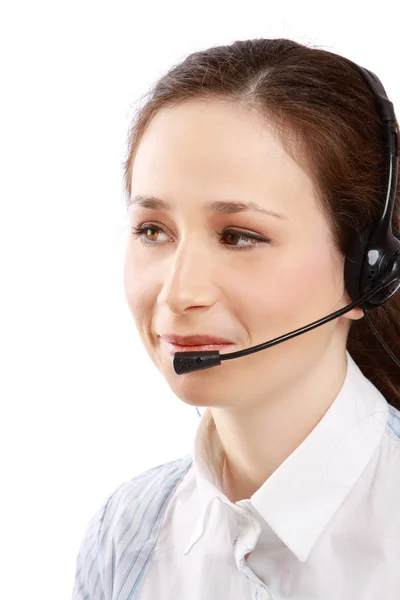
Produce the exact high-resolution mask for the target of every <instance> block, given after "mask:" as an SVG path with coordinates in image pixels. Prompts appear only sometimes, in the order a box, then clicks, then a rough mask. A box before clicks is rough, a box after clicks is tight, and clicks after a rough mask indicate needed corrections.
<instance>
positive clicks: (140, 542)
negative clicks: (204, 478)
mask: <svg viewBox="0 0 400 600" xmlns="http://www.w3.org/2000/svg"><path fill="white" fill-rule="evenodd" d="M192 462H193V458H192V455H191V454H188V455H185V456H183V457H181V458H178V459H175V460H173V461H170V462H167V463H163V464H161V465H157V466H156V467H153V468H151V469H148V470H147V471H144V472H142V473H140V474H138V475H136V476H135V477H134V478H133V479H131V480H129V481H127V482H125V483H123V484H122V485H121V486H119V487H118V488H117V489H116V490H115V491H114V492H113V493H112V494H111V495H110V496H109V497H108V498H107V499H106V501H105V502H103V504H102V505H101V507H100V509H99V510H97V511H96V513H95V514H94V515H93V517H92V518H91V520H90V521H89V523H88V525H87V527H86V530H85V533H84V536H83V539H82V542H81V546H80V549H79V554H78V557H77V561H76V570H75V587H74V594H73V600H75V599H76V600H78V598H79V599H80V598H81V597H82V599H83V598H84V597H85V595H90V598H92V597H93V598H97V596H96V595H95V590H96V593H98V592H99V591H100V592H103V593H104V590H107V589H112V588H113V585H114V583H115V580H116V579H118V578H119V575H121V574H122V573H126V572H127V570H129V565H128V563H130V561H132V556H140V562H142V560H144V558H145V557H146V556H150V555H151V552H152V550H153V548H154V545H155V543H156V541H157V535H158V531H159V529H160V526H161V521H162V517H163V515H164V513H165V511H166V509H167V507H168V503H169V500H170V499H171V498H172V496H173V494H174V491H175V489H176V487H177V486H178V485H179V483H180V482H181V481H182V479H183V478H184V476H185V475H186V473H187V472H188V470H189V469H190V467H191V465H192ZM106 597H107V595H106Z"/></svg>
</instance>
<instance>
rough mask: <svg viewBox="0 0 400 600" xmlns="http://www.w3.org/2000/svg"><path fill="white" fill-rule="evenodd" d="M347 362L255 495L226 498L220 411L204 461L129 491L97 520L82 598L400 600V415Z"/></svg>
mask: <svg viewBox="0 0 400 600" xmlns="http://www.w3.org/2000/svg"><path fill="white" fill-rule="evenodd" d="M347 359H348V370H347V375H346V378H345V381H344V384H343V386H342V389H341V390H340V392H339V394H338V396H337V398H336V399H335V401H334V402H333V404H332V405H331V406H330V408H329V410H328V411H327V412H326V413H325V415H324V416H323V418H322V419H321V421H320V422H319V423H318V424H317V426H316V427H315V428H314V430H313V431H312V432H311V433H310V435H309V436H308V437H307V438H306V439H305V440H304V441H303V443H302V444H300V446H299V447H298V448H296V450H295V451H294V452H293V453H292V454H291V455H290V456H289V457H288V458H287V459H286V460H285V461H284V462H283V463H282V464H281V465H280V466H279V468H278V469H277V470H276V471H275V472H274V473H273V474H272V475H271V476H270V477H269V478H268V479H267V481H266V482H265V483H264V484H263V485H262V486H261V487H260V488H259V490H257V492H256V493H255V494H253V496H252V497H251V498H250V499H246V500H241V501H239V502H236V503H232V502H231V501H230V500H229V499H228V498H227V497H226V496H225V494H224V492H223V490H222V486H221V482H220V479H219V476H218V473H219V472H220V471H219V469H220V460H221V456H222V454H221V452H222V447H221V445H220V442H219V441H218V440H219V438H218V436H217V435H216V432H215V426H214V428H213V427H212V423H213V421H212V420H210V419H209V413H207V411H206V412H205V413H204V414H203V416H202V419H201V421H200V423H199V428H198V431H197V434H196V438H195V441H194V446H193V452H192V453H191V454H188V455H186V456H184V457H181V458H178V459H176V460H174V461H171V462H168V463H164V464H162V465H158V466H156V467H154V468H152V469H150V470H148V471H146V472H144V473H141V474H139V475H137V476H136V477H134V478H133V479H131V480H130V481H128V482H126V483H124V484H122V485H121V486H120V487H119V488H118V489H117V490H116V491H115V492H114V493H113V494H111V496H110V497H109V498H108V499H107V500H106V502H104V504H103V505H102V506H101V508H100V509H99V510H98V511H97V512H96V513H95V514H94V516H93V517H92V519H91V521H90V522H89V523H88V525H87V528H86V530H85V533H84V536H83V540H82V542H81V546H80V549H79V554H78V557H77V563H76V575H75V583H74V590H73V596H72V598H73V600H133V599H135V600H139V599H140V600H246V599H249V600H250V599H252V600H267V599H268V600H283V599H285V600H286V599H289V598H290V599H293V600H356V599H357V600H376V599H377V598H384V599H385V600H399V598H400V411H398V410H396V409H395V408H393V407H392V406H390V405H389V404H388V403H387V401H386V400H385V398H384V397H383V396H382V394H381V393H380V392H379V391H378V390H377V388H376V387H375V386H374V385H373V384H372V383H371V382H370V381H369V380H368V379H367V378H365V377H364V375H363V374H362V372H361V370H360V369H359V368H358V366H357V365H356V363H355V362H354V361H353V359H352V358H351V356H350V354H349V353H347ZM207 415H208V416H207Z"/></svg>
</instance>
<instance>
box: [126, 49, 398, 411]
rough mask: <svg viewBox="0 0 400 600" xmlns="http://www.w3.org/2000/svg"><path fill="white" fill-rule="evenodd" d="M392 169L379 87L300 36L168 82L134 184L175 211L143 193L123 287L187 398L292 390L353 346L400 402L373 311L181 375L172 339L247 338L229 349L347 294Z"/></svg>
mask: <svg viewBox="0 0 400 600" xmlns="http://www.w3.org/2000/svg"><path fill="white" fill-rule="evenodd" d="M382 170H383V149H382V141H381V127H380V120H379V115H378V113H377V110H376V107H375V104H374V99H373V96H372V92H370V91H369V89H368V88H367V86H366V84H365V82H364V81H363V79H362V77H361V75H359V74H358V73H357V71H356V69H355V67H353V66H352V65H351V64H349V63H348V62H347V61H346V60H345V59H344V58H342V57H340V56H337V55H335V54H332V53H330V52H326V51H324V50H316V49H312V48H309V47H306V46H303V45H301V44H298V43H297V42H294V41H290V40H249V41H244V42H236V43H234V44H232V45H230V46H223V47H217V48H211V49H209V50H207V51H203V52H198V53H195V54H192V55H190V56H189V57H188V58H187V59H186V60H185V61H184V62H183V63H181V64H179V65H177V66H176V67H174V68H173V69H172V70H171V71H170V72H169V73H167V74H166V75H165V76H164V77H163V78H162V79H161V80H160V81H159V82H158V83H157V85H156V86H155V87H154V89H153V90H152V92H151V95H150V98H149V99H148V101H147V102H146V104H145V105H144V106H143V107H142V108H141V109H140V111H139V112H138V114H137V116H136V119H135V122H134V124H133V126H132V129H131V133H130V140H129V152H128V157H127V161H126V164H125V185H126V191H127V197H128V199H129V200H134V199H135V198H136V197H137V196H141V197H142V199H143V197H144V196H151V197H153V198H154V197H155V198H159V199H161V200H163V201H164V203H167V204H169V205H170V208H169V209H166V208H164V209H161V208H157V209H154V208H152V209H149V208H144V207H143V206H140V205H139V204H136V203H134V202H133V203H132V205H131V206H130V209H129V210H130V214H129V223H130V226H132V227H141V226H142V225H145V227H143V229H144V232H143V235H142V237H141V238H140V239H138V238H137V237H136V236H134V235H130V239H129V242H128V247H127V252H126V261H125V292H126V297H127V301H128V304H129V307H130V310H131V312H132V315H133V317H134V319H135V323H136V326H137V328H138V331H139V333H140V335H141V338H142V340H143V342H144V344H145V346H146V349H147V351H148V352H149V355H150V356H151V358H152V360H153V361H154V363H155V364H156V366H157V367H158V368H159V369H160V371H161V372H162V373H163V375H164V376H165V377H166V379H167V381H168V383H169V385H170V386H171V388H172V389H173V391H174V392H175V393H176V395H177V396H178V397H180V398H181V399H183V400H184V401H186V402H187V403H189V404H193V405H197V406H201V405H208V406H212V405H214V406H225V405H228V404H237V403H238V402H240V399H241V398H243V396H244V395H245V396H246V398H247V399H248V400H249V399H250V400H251V401H253V402H255V403H258V402H262V401H263V399H265V397H266V396H271V397H279V395H280V393H281V392H282V391H283V389H284V388H285V386H286V387H287V386H292V385H293V386H295V384H296V381H298V380H299V378H301V377H303V376H304V374H305V373H307V371H308V370H309V369H310V368H311V367H312V366H313V365H315V364H316V363H317V362H318V360H319V357H320V356H324V357H325V363H326V361H328V362H329V363H332V364H333V363H334V362H335V361H341V360H342V359H343V355H344V352H345V349H346V347H347V348H348V350H349V351H350V353H351V355H352V356H353V358H354V360H355V361H356V362H357V363H358V364H359V366H360V368H361V369H362V370H363V371H364V373H365V374H366V376H367V377H369V378H370V379H371V380H373V382H374V384H375V385H376V386H377V387H378V388H379V389H381V391H382V393H383V394H384V395H385V397H386V398H387V399H388V401H390V402H392V403H393V404H396V399H397V397H396V388H397V383H400V372H398V368H397V367H396V365H395V364H394V363H392V361H391V359H390V357H389V356H388V355H387V354H386V352H385V350H384V349H383V347H382V346H380V344H379V342H378V341H377V340H375V338H374V337H373V334H372V332H370V330H369V328H368V327H367V325H366V324H365V323H364V320H363V319H362V317H363V313H362V310H361V309H360V308H356V309H353V310H352V311H351V312H349V313H346V314H345V315H343V316H342V317H341V318H339V319H336V320H334V321H331V322H329V323H327V324H325V325H323V326H321V327H318V328H316V329H313V330H312V331H309V332H307V333H305V334H303V335H300V336H297V337H295V338H293V339H291V340H289V341H286V342H283V343H281V344H278V345H277V346H274V347H272V348H269V349H267V350H264V351H261V352H258V353H255V354H253V355H249V356H246V357H242V358H241V359H238V360H232V361H224V362H223V363H222V364H221V365H220V366H219V367H216V368H214V369H207V370H204V371H200V372H195V373H190V374H186V375H181V376H178V375H176V373H175V372H174V369H173V366H172V356H170V355H169V354H168V352H167V350H166V347H165V345H164V342H163V341H162V340H161V338H160V337H159V336H160V335H163V334H167V333H176V334H180V335H193V334H209V335H215V336H221V337H225V338H228V339H231V340H233V341H234V343H235V347H233V348H232V347H230V348H229V350H228V351H230V352H231V351H235V350H241V349H244V348H247V347H249V346H254V345H256V344H261V343H263V342H265V341H266V340H269V339H273V338H276V337H278V336H280V335H283V334H285V333H287V332H289V331H293V330H295V329H298V328H300V327H302V326H304V325H307V324H308V323H311V322H313V321H316V320H317V319H320V318H322V317H324V316H326V315H328V314H330V313H331V312H334V311H335V310H338V309H339V308H342V307H344V306H346V305H347V304H349V303H350V298H349V296H348V295H347V292H346V290H345V288H344V279H343V267H344V257H345V255H346V252H347V251H348V249H349V247H350V245H351V241H352V238H353V236H354V235H356V233H357V232H359V231H360V230H361V229H363V228H364V227H365V226H367V225H368V224H370V223H371V221H372V220H373V218H374V216H375V215H376V214H377V211H379V208H380V205H379V194H381V195H382V194H383V192H384V190H383V189H382V180H383V178H382V172H383V171H382ZM213 202H215V203H218V202H225V203H227V202H235V203H237V202H242V203H250V202H253V203H255V204H257V205H258V206H259V207H260V208H261V209H263V210H264V211H272V212H274V213H279V215H280V216H276V215H267V214H265V213H263V212H260V211H257V210H254V209H253V210H246V211H240V212H239V211H238V212H232V211H231V212H227V211H225V212H223V211H222V210H221V204H220V205H219V208H220V210H219V211H218V210H213V208H212V207H211V204H212V203H213ZM225 208H226V207H225ZM246 234H248V235H249V236H250V238H246V237H245V236H246ZM251 236H255V237H258V238H260V239H259V240H254V239H253V240H252V239H251ZM143 240H144V241H147V245H143V243H142V241H143ZM398 305H399V298H398V295H396V296H395V297H394V298H392V299H391V300H389V301H388V302H387V303H386V304H385V305H384V306H383V307H380V308H378V309H376V310H375V311H374V312H373V313H371V320H372V321H373V323H374V324H375V326H376V327H377V329H378V331H379V332H380V333H381V335H382V336H383V338H384V339H385V340H386V342H387V343H388V344H389V346H390V347H391V348H392V349H393V351H394V353H395V354H397V355H399V354H400V340H397V339H395V338H393V333H391V334H390V333H389V332H390V331H391V328H390V325H389V320H388V313H389V311H391V314H392V316H394V318H395V319H396V320H400V319H399V309H398ZM396 369H397V370H396ZM389 371H391V372H392V373H393V375H390V372H389Z"/></svg>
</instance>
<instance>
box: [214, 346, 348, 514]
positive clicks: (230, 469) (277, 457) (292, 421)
mask: <svg viewBox="0 0 400 600" xmlns="http://www.w3.org/2000/svg"><path fill="white" fill-rule="evenodd" d="M346 372H347V359H346V354H345V353H344V354H341V356H340V358H339V359H338V358H337V357H336V360H333V359H332V356H331V355H330V354H329V353H327V354H326V356H324V355H323V356H321V357H320V358H319V359H318V360H316V361H315V363H313V364H312V365H310V368H309V369H308V370H307V371H306V372H305V373H304V374H303V377H302V378H301V379H300V378H299V377H298V374H297V375H296V385H295V386H293V387H292V388H287V389H286V390H285V393H281V394H280V395H279V396H277V397H275V399H274V401H268V399H267V398H266V399H265V401H264V402H263V403H262V404H260V403H258V404H257V406H255V407H250V406H249V405H246V407H245V410H237V409H235V407H232V406H229V407H223V408H211V409H210V410H211V413H212V419H213V420H214V424H215V429H216V433H217V435H218V437H219V440H220V443H221V446H222V454H221V457H222V465H221V480H222V487H223V491H224V493H225V494H226V496H227V497H228V498H229V499H230V500H231V502H237V501H239V500H243V499H248V498H250V497H251V496H252V495H253V494H254V493H255V492H256V491H257V490H258V489H259V488H260V487H261V486H262V485H263V484H264V483H265V481H266V480H267V479H268V478H269V477H270V476H271V475H272V474H273V472H274V471H275V470H276V469H277V468H278V467H279V466H280V465H281V464H282V463H283V462H284V461H285V460H286V459H287V458H288V457H289V456H290V455H291V454H292V453H293V452H294V450H295V449H296V448H297V447H298V446H299V445H300V444H301V443H302V442H303V441H304V440H305V438H306V437H307V436H308V435H309V434H310V433H311V431H312V430H313V429H314V428H315V427H316V425H317V424H318V422H319V421H320V420H321V419H322V417H323V416H324V414H325V413H326V412H327V410H328V409H329V407H330V406H331V404H332V403H333V401H334V400H335V398H336V397H337V395H338V393H339V391H340V389H341V387H342V386H343V383H344V380H345V376H346ZM288 417H289V418H288Z"/></svg>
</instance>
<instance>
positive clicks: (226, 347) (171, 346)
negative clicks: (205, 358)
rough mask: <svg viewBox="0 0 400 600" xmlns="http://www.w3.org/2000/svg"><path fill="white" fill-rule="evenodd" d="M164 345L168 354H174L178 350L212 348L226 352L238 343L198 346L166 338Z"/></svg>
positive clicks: (188, 350) (204, 349) (201, 350)
mask: <svg viewBox="0 0 400 600" xmlns="http://www.w3.org/2000/svg"><path fill="white" fill-rule="evenodd" d="M162 341H163V344H164V346H165V347H166V349H167V352H168V354H170V355H171V356H173V355H174V354H176V353H177V352H208V351H211V350H214V351H215V350H218V351H219V352H220V353H221V354H222V353H223V352H221V351H222V350H225V351H226V352H230V351H231V350H232V348H234V347H235V346H236V344H202V345H200V346H199V345H197V346H181V345H180V344H171V343H170V342H167V341H165V340H162Z"/></svg>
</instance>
